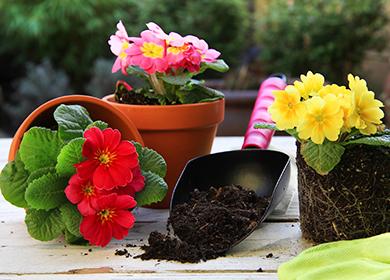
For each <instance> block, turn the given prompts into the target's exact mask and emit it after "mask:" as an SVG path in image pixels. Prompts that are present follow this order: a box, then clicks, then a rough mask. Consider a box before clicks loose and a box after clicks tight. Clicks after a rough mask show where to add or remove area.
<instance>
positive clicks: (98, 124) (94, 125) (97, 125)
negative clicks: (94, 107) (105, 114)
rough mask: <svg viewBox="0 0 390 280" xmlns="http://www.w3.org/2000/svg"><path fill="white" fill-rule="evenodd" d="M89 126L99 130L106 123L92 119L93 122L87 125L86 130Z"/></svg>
mask: <svg viewBox="0 0 390 280" xmlns="http://www.w3.org/2000/svg"><path fill="white" fill-rule="evenodd" d="M91 127H97V128H100V129H101V130H104V129H106V128H107V127H108V123H106V122H104V121H94V122H93V123H91V124H90V125H88V126H87V128H86V130H88V129H90V128H91Z"/></svg>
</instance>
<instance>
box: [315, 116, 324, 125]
mask: <svg viewBox="0 0 390 280" xmlns="http://www.w3.org/2000/svg"><path fill="white" fill-rule="evenodd" d="M315 120H316V121H317V122H319V123H320V122H322V121H323V120H324V118H323V117H322V115H317V116H315Z"/></svg>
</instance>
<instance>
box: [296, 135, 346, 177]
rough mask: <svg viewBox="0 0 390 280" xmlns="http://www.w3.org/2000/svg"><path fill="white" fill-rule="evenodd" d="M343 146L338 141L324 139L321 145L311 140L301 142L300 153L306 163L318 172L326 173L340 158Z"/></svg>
mask: <svg viewBox="0 0 390 280" xmlns="http://www.w3.org/2000/svg"><path fill="white" fill-rule="evenodd" d="M344 150H345V148H344V147H343V146H342V145H340V144H339V143H335V142H330V141H324V143H322V144H321V145H318V144H315V143H313V142H311V141H307V142H304V143H302V145H301V154H302V156H303V158H304V159H305V161H306V163H307V164H308V165H309V166H310V167H312V168H313V169H314V170H315V171H316V172H317V173H318V174H320V175H326V174H328V173H329V172H330V171H331V170H332V169H333V168H334V167H335V166H336V165H337V164H338V163H339V162H340V160H341V157H342V155H343V153H344Z"/></svg>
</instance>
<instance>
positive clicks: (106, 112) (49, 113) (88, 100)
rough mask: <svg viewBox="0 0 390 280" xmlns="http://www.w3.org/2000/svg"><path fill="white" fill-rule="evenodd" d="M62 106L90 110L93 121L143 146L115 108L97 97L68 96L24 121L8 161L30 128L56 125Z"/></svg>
mask: <svg viewBox="0 0 390 280" xmlns="http://www.w3.org/2000/svg"><path fill="white" fill-rule="evenodd" d="M60 104H67V105H70V104H78V105H81V106H83V107H85V108H86V109H87V110H88V112H89V113H90V115H91V118H92V119H93V120H102V121H105V122H107V123H108V124H109V126H110V127H112V128H116V129H118V130H119V131H121V133H122V137H123V139H128V140H135V141H137V142H139V143H141V144H143V140H142V137H141V135H140V134H139V132H138V130H137V128H136V127H135V125H134V123H133V122H132V121H131V120H129V119H128V118H127V117H126V116H125V115H124V114H123V113H122V112H121V111H119V110H118V109H116V108H115V107H114V106H111V105H110V104H108V103H107V102H104V101H102V100H101V99H99V98H96V97H91V96H85V95H67V96H62V97H58V98H55V99H52V100H50V101H48V102H46V103H44V104H42V105H41V106H39V107H38V108H37V109H36V110H35V111H34V112H32V113H31V114H30V115H29V116H28V117H27V118H26V119H25V120H24V121H23V123H22V124H21V125H20V127H19V129H18V130H17V131H16V133H15V136H14V138H13V140H12V143H11V148H10V151H9V155H8V160H13V159H14V158H15V155H16V152H17V151H18V149H19V145H20V142H21V141H22V137H23V134H24V133H25V132H26V131H27V130H28V129H29V128H30V127H33V126H43V127H53V126H55V125H56V123H55V120H54V118H53V112H54V110H55V109H56V108H57V107H58V106H59V105H60Z"/></svg>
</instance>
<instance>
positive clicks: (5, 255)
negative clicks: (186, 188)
mask: <svg viewBox="0 0 390 280" xmlns="http://www.w3.org/2000/svg"><path fill="white" fill-rule="evenodd" d="M10 143H11V139H0V169H1V168H2V167H3V166H4V165H5V164H6V161H7V155H8V149H9V145H10ZM241 144H242V138H241V137H218V138H217V139H216V140H215V142H214V146H213V152H218V151H226V150H234V149H239V148H240V146H241ZM270 148H271V149H275V150H280V151H283V152H285V153H287V154H289V155H290V156H291V157H292V159H294V157H295V144H294V140H293V138H291V137H274V138H273V140H272V142H271V147H270ZM291 168H292V170H291V171H292V172H291V174H292V176H291V179H290V185H289V188H288V191H287V194H286V196H285V197H284V200H283V201H282V202H281V204H280V205H279V206H278V207H277V209H275V211H274V212H273V214H272V215H271V216H270V218H269V219H268V220H267V221H266V222H265V223H264V224H263V225H262V226H261V227H260V228H259V229H257V230H256V231H255V232H254V233H253V234H252V235H251V236H250V237H249V238H247V239H246V240H245V241H244V242H242V243H241V244H240V245H238V246H237V247H235V248H234V249H233V250H232V251H231V252H229V254H228V255H227V256H226V257H223V258H218V259H215V260H209V261H207V262H201V263H197V264H181V263H177V262H166V261H153V260H151V261H142V260H140V259H133V258H131V257H130V258H126V257H125V256H115V255H114V252H115V249H123V248H124V247H123V245H124V244H126V243H132V244H136V245H141V244H143V243H144V242H146V240H147V236H148V235H149V233H150V232H151V231H153V230H160V231H164V229H165V225H166V219H167V217H168V211H167V210H152V209H143V208H140V209H137V210H136V217H137V222H136V224H135V227H134V228H133V229H132V230H131V231H130V233H129V235H128V236H127V238H126V240H122V241H112V242H111V243H110V244H109V245H108V246H107V247H105V248H97V247H88V246H69V245H64V243H63V241H62V240H57V241H51V242H40V241H36V240H34V239H32V238H31V237H30V236H29V235H28V233H27V231H26V227H25V225H24V215H25V214H24V210H23V209H19V208H16V207H14V206H12V205H11V204H9V203H7V202H6V201H5V200H4V198H3V197H2V196H1V195H0V279H20V280H24V279H37V280H38V279H39V280H41V279H90V280H95V279H96V280H97V279H99V280H100V279H277V274H276V271H277V269H278V267H279V265H280V264H281V263H283V262H285V261H287V260H289V259H291V258H292V257H294V256H296V255H297V254H298V253H299V252H301V251H302V250H303V249H305V248H307V247H309V246H311V244H310V243H308V242H307V241H305V240H303V239H302V238H301V232H300V229H299V223H298V202H297V193H296V185H297V182H296V166H295V163H294V160H293V162H292V166H291ZM88 249H92V251H91V252H89V251H88ZM126 249H127V250H128V251H129V252H130V254H131V255H132V256H135V255H139V254H140V253H142V250H141V249H140V248H138V247H135V248H126ZM269 253H272V254H273V257H268V258H267V257H266V256H267V255H268V254H269ZM259 268H261V269H262V270H263V272H257V270H258V269H259Z"/></svg>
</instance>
